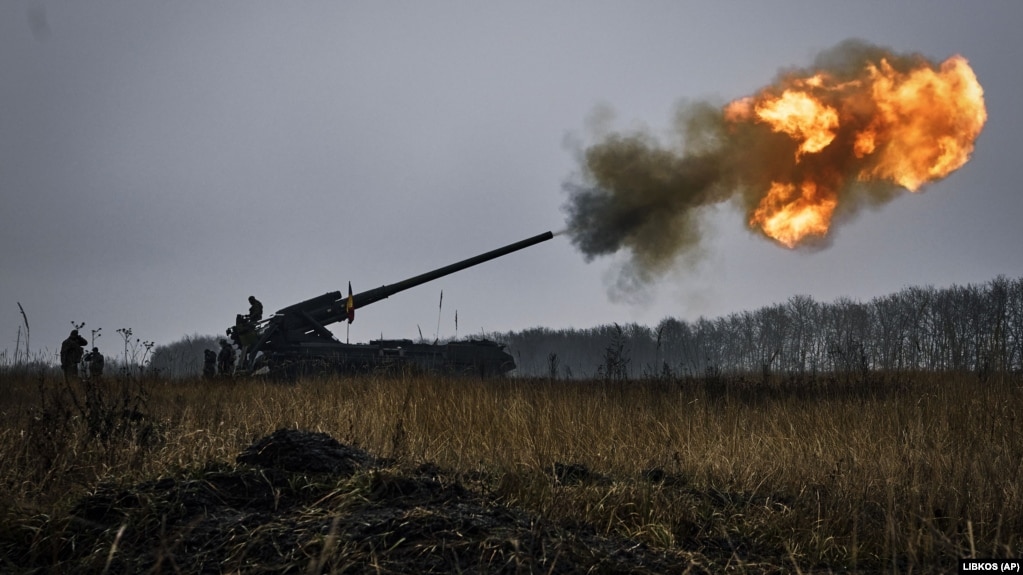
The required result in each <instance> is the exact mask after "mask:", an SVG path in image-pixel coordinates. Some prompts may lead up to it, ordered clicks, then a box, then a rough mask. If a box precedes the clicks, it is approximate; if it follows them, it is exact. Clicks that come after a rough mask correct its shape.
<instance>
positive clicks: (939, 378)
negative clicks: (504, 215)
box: [0, 373, 1023, 572]
mask: <svg viewBox="0 0 1023 575" xmlns="http://www.w3.org/2000/svg"><path fill="white" fill-rule="evenodd" d="M63 385H64V384H63V383H62V382H60V381H59V380H57V379H54V378H52V377H51V376H47V375H45V374H42V373H40V374H38V375H37V376H31V375H27V374H26V375H21V376H5V377H4V380H3V381H2V383H0V387H2V388H3V393H0V412H2V416H3V417H2V426H3V427H2V429H0V475H2V477H0V479H2V481H0V501H3V502H4V508H5V510H4V513H5V517H4V521H5V522H11V521H30V518H31V517H33V516H36V515H38V514H47V515H53V514H59V513H61V512H62V511H66V510H67V508H68V507H69V506H70V504H71V502H72V501H73V500H74V498H75V497H76V496H78V495H80V494H82V493H85V492H86V491H88V490H90V489H92V488H94V487H95V486H96V485H98V484H99V483H101V482H115V483H119V484H123V485H130V484H132V483H134V482H138V481H143V480H147V479H152V478H154V477H159V476H164V475H169V474H181V473H188V472H189V470H190V469H196V468H200V467H202V466H203V465H205V464H207V463H208V462H225V463H229V464H230V463H233V460H234V457H235V456H236V455H237V454H238V453H239V452H240V451H241V450H242V449H243V448H244V447H246V446H247V445H249V444H250V443H251V442H252V441H253V440H254V439H256V438H258V437H261V436H263V435H265V434H268V433H270V432H271V431H273V430H275V429H278V428H282V427H297V428H302V429H307V430H312V431H323V432H326V433H329V434H330V435H332V436H333V437H335V438H337V439H338V440H339V441H341V442H343V443H350V444H355V445H358V446H361V447H363V448H365V449H367V450H368V451H370V452H372V453H374V454H376V455H378V456H381V457H389V458H394V459H395V460H396V461H399V462H402V461H405V462H414V463H416V462H427V461H429V462H434V463H436V464H437V465H439V466H440V467H442V468H446V469H450V470H453V471H454V472H456V473H458V474H460V475H461V476H462V477H464V478H465V481H466V482H467V484H471V485H473V486H474V487H476V488H479V489H481V490H484V491H487V492H488V493H490V494H492V495H494V496H495V497H497V498H499V499H500V500H501V501H503V502H504V503H507V504H509V505H517V506H521V507H523V508H526V509H528V510H530V511H532V512H535V513H539V514H542V515H543V516H545V517H548V518H551V519H553V520H557V521H560V522H563V523H564V524H566V525H576V524H577V525H580V526H587V528H594V529H597V530H598V531H602V532H608V533H616V534H622V535H626V536H630V537H635V538H637V539H639V540H642V541H644V542H646V543H648V544H650V545H654V546H665V547H679V548H684V549H691V550H695V551H703V550H712V551H718V552H724V553H726V554H731V556H732V557H734V559H735V561H736V562H737V563H738V564H739V566H740V567H741V565H742V563H743V562H748V563H749V564H751V565H752V564H755V563H764V562H766V563H769V564H776V565H780V566H787V567H788V568H793V569H800V570H805V569H813V568H822V567H823V568H827V569H834V570H840V569H846V568H857V569H868V570H881V571H890V572H906V571H912V570H920V569H921V568H926V567H931V568H933V567H934V566H941V565H944V566H946V567H948V568H950V569H952V568H954V567H952V566H953V565H954V561H955V560H956V559H957V558H959V557H967V556H981V557H989V556H998V557H1003V556H1005V557H1014V556H1018V555H1019V554H1020V552H1021V547H1023V545H1021V542H1020V537H1021V535H1023V479H1021V471H1023V469H1021V466H1023V440H1021V437H1020V419H1019V418H1020V416H1021V415H1023V388H1021V387H1020V385H1019V383H1018V382H1015V381H1012V380H1010V379H997V378H992V379H991V380H989V381H988V382H986V383H985V384H983V385H981V384H979V383H978V382H977V380H976V377H975V376H971V375H969V374H962V375H947V374H946V375H934V374H918V375H915V376H913V377H910V378H905V377H903V378H902V383H900V384H899V386H898V387H897V388H895V387H892V386H886V385H878V384H876V383H867V382H858V383H857V382H853V383H848V384H843V383H839V382H825V381H821V380H812V379H811V380H806V381H792V380H788V381H781V380H769V381H759V382H756V383H753V382H749V381H744V380H740V379H736V380H726V379H724V378H721V377H720V376H718V377H715V378H714V379H713V380H712V381H688V382H679V381H649V382H614V383H601V382H562V381H547V380H536V381H532V380H529V381H526V380H515V379H509V380H498V381H473V380H458V379H445V378H430V377H405V378H381V377H361V378H354V379H341V378H328V379H319V380H312V379H310V380H304V381H300V382H298V383H295V384H289V385H282V384H275V383H267V382H256V381H246V382H235V381H219V382H212V383H209V382H203V381H198V380H191V381H144V382H141V385H142V386H144V389H145V396H146V397H145V402H144V405H143V406H142V407H140V409H139V411H141V412H142V413H143V414H144V416H145V425H147V426H149V427H147V428H146V429H148V430H149V431H150V432H151V433H152V435H147V439H146V440H145V441H140V440H139V433H138V432H139V429H141V428H138V427H136V428H128V429H127V431H125V433H123V434H121V435H119V436H116V437H112V438H108V439H105V440H100V439H99V438H97V437H95V436H93V435H90V434H89V432H88V429H87V428H86V427H85V426H83V425H80V423H81V422H80V419H81V417H80V416H79V415H78V414H76V412H75V409H74V408H73V407H72V408H69V409H68V410H67V411H61V407H67V406H68V405H69V404H68V403H67V400H66V399H65V400H64V401H65V403H63V404H62V403H61V400H60V399H59V397H61V393H64V394H69V393H70V394H73V393H76V391H75V389H73V386H72V389H66V390H63V391H61V389H62V386H63ZM107 385H111V386H113V385H116V384H115V383H109V384H107ZM79 391H80V390H79ZM110 392H111V393H116V390H115V388H113V387H111V391H110ZM47 394H49V395H47ZM44 408H45V409H44ZM47 409H48V410H49V411H47ZM61 418H67V419H68V420H67V421H63V422H62V421H60V420H61ZM76 422H77V423H78V424H76ZM47 433H49V435H48V434H47Z"/></svg>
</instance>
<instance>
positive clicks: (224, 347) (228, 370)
mask: <svg viewBox="0 0 1023 575" xmlns="http://www.w3.org/2000/svg"><path fill="white" fill-rule="evenodd" d="M217 369H218V370H219V371H220V375H231V374H232V373H234V348H233V347H231V344H230V343H228V342H227V340H226V339H222V340H220V353H219V354H217Z"/></svg>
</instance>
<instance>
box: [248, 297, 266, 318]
mask: <svg viewBox="0 0 1023 575" xmlns="http://www.w3.org/2000/svg"><path fill="white" fill-rule="evenodd" d="M261 319H263V303H262V302H260V301H259V300H258V299H256V296H254V295H250V296H249V321H250V322H252V323H256V322H258V321H259V320H261Z"/></svg>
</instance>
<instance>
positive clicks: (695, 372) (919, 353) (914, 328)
mask: <svg viewBox="0 0 1023 575" xmlns="http://www.w3.org/2000/svg"><path fill="white" fill-rule="evenodd" d="M487 337H488V338H490V339H494V340H497V341H500V342H502V343H505V344H506V345H507V346H508V351H509V352H510V353H511V354H512V355H513V356H514V357H515V361H516V363H517V364H518V370H517V372H516V373H517V374H518V375H519V376H529V377H538V376H539V377H556V378H566V379H569V378H593V377H597V378H603V379H618V380H622V379H637V378H643V377H664V376H668V377H681V376H694V377H700V376H704V375H708V374H729V375H732V374H757V375H768V374H791V375H806V374H814V373H840V374H841V373H845V374H851V373H863V372H869V371H884V372H887V373H898V372H908V371H958V372H962V371H969V372H976V373H977V374H978V375H979V376H981V377H986V375H988V374H990V373H993V372H1002V373H1004V372H1009V371H1012V372H1016V371H1020V370H1023V278H1019V279H1008V278H1006V277H1004V276H999V277H997V278H995V279H993V280H991V281H988V282H986V283H984V284H979V285H973V284H969V285H966V286H951V287H948V288H942V289H937V288H934V287H909V288H905V289H903V290H902V291H899V292H897V293H894V294H891V295H887V296H882V297H876V298H873V299H871V300H870V301H868V302H860V301H854V300H852V299H848V298H840V299H838V300H835V301H833V302H830V303H823V302H818V301H816V300H814V299H813V298H812V297H810V296H806V295H796V296H793V297H791V298H789V300H788V301H787V302H785V303H778V304H774V305H771V306H767V307H763V308H760V309H757V310H752V311H743V312H736V313H732V314H729V315H727V316H724V317H718V318H714V319H708V318H699V319H697V320H695V321H685V320H679V319H674V318H668V319H664V320H662V321H661V322H660V323H659V324H658V325H657V326H656V327H647V326H642V325H638V324H624V325H622V324H611V325H602V326H599V327H594V328H589V329H551V328H544V327H538V328H532V329H527V330H524V331H519V332H507V333H491V334H487ZM216 342H217V338H214V337H208V336H192V337H188V338H185V339H183V340H181V341H179V342H176V343H173V344H170V345H167V346H160V347H158V348H156V350H155V351H154V353H153V358H152V363H151V366H152V367H153V368H156V369H158V370H160V371H161V372H162V373H164V374H166V375H172V376H176V375H195V374H198V373H199V372H200V371H201V368H202V357H203V350H204V349H217V348H218V346H217V344H216Z"/></svg>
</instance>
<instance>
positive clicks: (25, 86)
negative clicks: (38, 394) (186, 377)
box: [0, 0, 1023, 356]
mask: <svg viewBox="0 0 1023 575" xmlns="http://www.w3.org/2000/svg"><path fill="white" fill-rule="evenodd" d="M1020 22H1023V3H1020V2H1008V1H1006V2H985V3H979V4H974V3H967V2H899V3H888V2H866V3H864V2H856V3H852V2H844V3H838V2H802V1H800V2H724V3H722V2H639V3H636V2H525V3H523V2H504V3H494V2H486V3H472V2H415V3H413V2H402V3H399V2H305V3H281V2H215V3H193V2H89V3H78V2H50V1H43V0H31V1H29V0H12V1H9V2H3V3H0V78H2V84H0V198H2V204H0V206H2V207H0V238H2V242H3V250H0V310H2V313H0V320H2V321H0V337H2V338H3V341H2V343H0V350H2V349H7V350H8V353H11V352H13V350H14V346H15V342H16V339H17V332H18V326H19V325H20V324H21V316H20V313H19V311H18V307H17V304H18V303H19V302H20V303H21V304H22V306H24V308H25V311H26V313H27V315H28V320H29V324H30V326H31V347H32V352H33V353H34V354H35V353H48V354H50V355H51V356H52V355H53V354H55V353H56V351H57V349H58V348H59V344H60V341H61V340H62V339H63V338H64V337H66V336H67V332H68V330H69V329H70V328H71V322H73V321H76V322H85V323H86V327H85V329H84V331H85V332H86V333H88V332H89V331H90V329H92V328H100V327H101V328H102V330H103V331H102V333H103V336H102V337H101V338H100V339H99V341H98V342H97V343H98V344H99V345H100V347H101V349H104V351H106V352H107V353H108V354H109V355H115V354H116V353H117V351H118V350H119V349H120V347H121V345H120V341H119V339H118V335H117V334H116V333H115V330H117V329H118V328H125V327H128V328H132V329H133V331H134V333H135V335H136V336H137V337H140V338H142V339H144V340H151V341H155V342H157V343H158V344H159V343H171V342H173V341H176V340H178V339H181V338H182V337H184V336H186V335H191V334H200V335H207V334H209V335H212V334H220V333H223V330H224V329H225V328H227V327H228V326H230V325H231V324H232V323H233V319H234V315H235V314H236V313H243V312H245V311H246V310H247V302H246V298H247V296H249V295H256V296H257V297H258V298H259V299H261V300H262V301H263V303H264V305H265V307H266V311H267V312H268V313H269V312H272V311H273V310H276V309H279V308H282V307H285V306H287V305H290V304H292V303H296V302H298V301H301V300H304V299H307V298H310V297H314V296H318V295H320V294H322V293H325V292H329V291H333V290H346V289H347V283H348V282H349V281H351V283H352V285H353V287H354V289H355V290H356V291H360V290H364V289H370V288H373V287H377V286H379V285H382V284H387V283H393V282H395V281H398V280H401V279H404V278H406V277H408V276H412V275H416V274H419V273H421V272H424V271H428V270H430V269H433V268H435V267H439V266H442V265H446V264H448V263H451V262H454V261H457V260H460V259H463V258H466V257H469V256H472V255H475V254H477V253H479V252H483V251H487V250H490V249H493V248H496V247H499V246H502V245H505V244H508V243H511V242H514V241H517V240H519V239H523V238H526V237H530V236H533V235H535V234H538V233H541V232H544V231H547V230H553V231H557V230H560V229H562V228H564V227H565V217H566V216H565V211H564V205H565V203H566V201H567V194H566V192H565V190H564V186H565V183H566V182H569V181H572V179H573V178H577V177H578V175H579V163H578V152H579V150H580V148H582V147H585V146H586V145H588V144H590V143H592V142H593V140H594V137H595V136H594V133H593V126H594V125H596V124H598V122H597V121H596V120H598V119H599V120H600V122H599V124H600V125H601V126H603V127H604V129H607V128H608V127H610V128H611V129H613V130H619V131H623V132H632V131H636V130H643V131H646V132H647V133H649V134H651V135H653V136H654V137H665V138H668V137H670V127H671V125H672V121H673V117H674V113H675V110H676V107H677V106H678V105H679V103H680V102H686V101H689V102H692V101H711V102H715V103H718V104H724V103H727V102H728V101H730V100H733V99H736V98H739V97H742V96H746V95H749V94H752V93H753V92H755V91H756V90H757V89H759V88H761V87H762V86H764V85H766V84H768V83H770V82H771V81H772V80H773V79H774V78H775V77H776V75H777V73H778V72H779V70H780V69H783V68H792V67H800V66H808V65H809V64H810V63H811V62H812V61H813V58H814V56H815V55H816V54H818V53H819V52H821V51H822V50H826V49H828V48H831V47H832V46H834V45H835V44H837V43H838V42H840V41H842V40H845V39H848V38H860V39H863V40H866V41H868V42H872V43H875V44H880V45H883V46H887V47H890V48H892V49H894V50H896V51H900V52H919V53H922V54H924V55H926V56H928V57H930V58H933V59H936V60H943V59H945V58H948V57H949V56H952V55H953V54H961V55H963V56H964V57H965V58H967V59H968V60H969V62H970V65H971V66H972V67H973V69H974V71H975V72H976V75H977V77H978V79H979V81H980V83H981V84H982V86H983V88H984V92H985V100H986V103H987V110H988V115H989V120H988V124H987V126H986V128H985V129H984V131H983V133H981V135H980V137H979V138H978V140H977V144H976V149H975V152H974V155H973V159H972V160H971V161H970V162H969V163H968V164H966V165H965V166H964V167H963V168H962V169H960V170H959V171H958V172H955V173H954V174H952V175H951V176H950V177H948V178H946V179H945V180H943V181H941V182H938V183H936V184H933V185H931V186H929V187H926V188H925V189H924V190H923V191H922V192H921V193H916V194H910V193H908V192H907V193H905V194H903V195H902V196H900V197H898V198H897V199H896V200H895V201H893V202H891V203H889V204H888V205H886V206H884V207H883V208H882V209H879V210H877V211H869V210H868V211H867V212H866V213H862V214H860V215H859V217H857V218H856V219H855V220H854V221H852V222H848V223H846V224H845V225H844V226H842V227H840V228H838V229H837V230H835V232H834V235H833V236H832V237H831V240H832V241H831V244H830V247H828V248H827V249H823V250H788V249H785V248H783V247H780V246H778V245H777V244H775V243H772V242H769V241H767V240H765V239H764V238H763V237H762V236H760V235H757V234H754V233H751V232H750V231H749V230H748V229H747V227H746V225H745V223H744V217H743V214H742V213H740V212H739V211H737V210H735V209H733V208H731V207H730V206H728V205H720V206H718V207H716V208H713V209H711V210H709V213H708V214H707V215H706V217H705V218H704V224H705V227H706V236H705V239H704V241H703V242H702V244H701V245H702V247H703V252H702V254H701V256H702V257H701V258H700V259H699V261H698V262H696V263H695V264H686V265H684V266H682V265H680V266H678V267H677V268H676V269H675V270H674V271H672V272H671V273H669V274H667V275H666V276H665V277H663V278H661V279H660V280H659V281H657V282H654V283H653V284H651V285H648V286H646V287H645V288H644V289H642V290H640V291H637V292H629V293H610V292H613V291H614V290H609V286H610V285H611V284H613V282H614V277H615V272H614V270H615V269H616V266H617V265H619V264H620V263H621V262H622V261H623V260H622V257H621V254H619V256H611V257H604V258H597V259H594V260H592V261H589V262H587V261H586V260H585V258H583V257H582V256H581V255H580V254H579V252H578V251H577V250H576V249H575V248H574V247H573V246H572V244H571V243H570V242H569V241H568V239H567V238H566V237H564V236H560V237H557V238H555V239H554V240H552V241H549V242H546V243H543V244H540V245H538V246H534V247H532V248H529V249H528V250H525V251H523V252H519V253H516V254H513V255H511V256H508V257H505V258H503V259H500V260H497V261H494V262H490V263H487V264H484V265H482V266H480V267H477V268H474V269H472V270H467V271H464V272H461V273H459V274H456V275H453V276H449V277H447V278H444V279H442V280H439V281H437V282H434V283H432V284H428V285H425V286H422V287H419V288H417V289H415V290H411V291H409V292H405V293H403V294H400V295H397V296H395V297H393V298H391V299H390V300H387V301H384V302H380V303H377V304H374V305H373V306H371V307H367V308H365V309H363V310H360V311H359V313H358V314H357V319H356V322H355V323H354V324H352V326H351V338H352V340H353V341H365V340H368V339H370V338H376V337H378V336H380V335H381V334H383V335H384V336H385V337H417V336H418V330H420V329H421V330H422V332H423V334H424V335H425V336H427V337H431V338H432V337H433V336H434V335H435V334H436V333H437V332H438V327H437V326H438V305H437V304H438V298H439V294H440V291H441V290H443V291H444V307H443V313H442V315H441V317H440V329H439V332H440V333H439V335H440V336H441V337H450V336H453V335H455V326H454V314H455V311H456V310H457V312H458V318H459V326H458V335H459V336H464V335H469V334H472V333H479V332H480V331H481V330H485V331H487V332H491V331H508V330H520V329H524V328H529V327H534V326H546V327H551V328H572V327H575V328H582V327H590V326H594V325H599V324H605V323H610V322H638V323H642V324H647V325H654V324H656V323H657V322H658V321H659V320H661V319H663V318H664V317H667V316H673V317H679V318H683V319H696V318H698V317H700V316H701V315H702V316H706V317H715V316H719V315H724V314H728V313H730V312H734V311H741V310H744V309H754V308H758V307H760V306H764V305H769V304H772V303H776V302H783V301H785V300H787V299H788V298H789V297H790V296H792V295H796V294H807V295H811V296H813V297H814V298H816V299H818V300H821V301H831V300H834V299H835V298H839V297H851V298H854V299H859V300H869V299H870V298H872V297H874V296H878V295H884V294H887V293H890V292H894V291H898V290H900V289H902V288H904V287H906V286H911V285H934V286H937V287H942V286H948V285H951V284H960V285H962V284H966V283H982V282H985V281H987V280H989V279H991V278H994V277H995V276H998V275H1000V274H1005V275H1008V276H1010V277H1018V276H1019V275H1020V273H1021V270H1023V249H1021V245H1020V244H1021V242H1020V240H1021V239H1023V223H1021V221H1020V216H1021V215H1023V193H1021V186H1020V183H1019V179H1018V174H1019V171H1020V170H1019V166H1020V163H1021V161H1023V159H1021V155H1020V149H1021V146H1020V141H1021V140H1020V138H1019V134H1023V125H1021V123H1023V112H1021V111H1020V102H1023V76H1021V75H1020V62H1021V61H1023V39H1021V36H1020V34H1019V30H1018V27H1019V23H1020ZM335 331H336V332H337V333H339V334H340V336H341V337H342V338H343V337H344V334H345V328H344V327H340V328H339V329H336V330H335Z"/></svg>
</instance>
